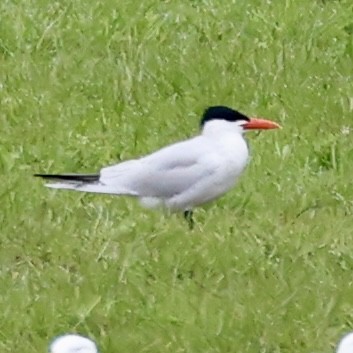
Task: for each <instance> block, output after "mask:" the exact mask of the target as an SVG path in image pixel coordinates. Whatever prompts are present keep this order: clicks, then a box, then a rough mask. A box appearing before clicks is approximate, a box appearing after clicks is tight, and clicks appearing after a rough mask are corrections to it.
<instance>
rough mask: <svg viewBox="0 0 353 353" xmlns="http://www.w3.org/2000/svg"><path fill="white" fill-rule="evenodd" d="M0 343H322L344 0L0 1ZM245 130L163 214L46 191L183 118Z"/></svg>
mask: <svg viewBox="0 0 353 353" xmlns="http://www.w3.org/2000/svg"><path fill="white" fill-rule="evenodd" d="M0 14H1V15H0V123H1V126H0V133H1V135H0V136H1V145H0V166H1V177H0V178H1V180H0V185H1V188H0V195H1V213H0V222H1V223H0V224H1V235H0V244H1V247H0V271H1V273H0V288H1V290H0V312H1V322H0V351H1V353H13V352H21V353H38V352H45V351H46V350H47V344H48V342H49V341H50V340H51V339H52V337H54V336H56V335H58V334H61V333H65V332H79V333H82V334H84V335H88V336H90V337H92V338H94V339H95V340H96V341H97V342H98V345H99V348H100V351H101V352H102V353H118V352H145V353H148V352H161V353H162V352H163V353H165V352H171V353H175V352H203V353H206V352H209V353H213V352H219V353H225V352H242V353H258V352H261V353H277V352H288V353H291V352H293V353H298V352H312V353H319V352H323V353H329V352H333V350H334V347H335V344H336V342H337V341H338V339H339V338H340V337H341V336H342V335H343V334H344V333H345V332H347V331H349V330H351V329H352V328H353V179H352V160H353V124H352V122H353V120H352V118H353V85H352V82H353V5H352V2H351V1H349V0H346V1H345V0H342V1H333V0H332V1H329V0H326V1H324V0H322V1H319V0H316V1H314V0H313V1H307V0H298V1H294V0H285V1H284V0H283V1H279V0H278V1H276V0H273V1H271V0H269V1H260V0H251V1H245V0H238V1H235V0H233V1H224V2H221V1H216V0H200V1H196V0H194V1H177V0H176V1H157V0H146V1H125V2H119V3H118V2H115V1H112V0H108V1H102V0H98V1H95V2H93V1H92V2H88V1H83V0H76V1H68V0H61V1H49V0H39V1H34V0H17V1H14V0H2V1H1V2H0ZM212 104H224V105H229V106H232V107H234V108H236V109H239V110H241V111H243V112H244V113H246V114H249V115H258V116H264V117H267V118H270V119H272V120H275V121H278V122H280V123H281V124H282V125H283V127H284V128H283V129H282V130H281V131H270V132H266V133H262V134H260V135H257V134H253V133H250V134H249V135H248V139H249V143H250V145H251V149H252V160H251V163H250V165H249V167H248V168H247V170H246V172H245V175H244V176H243V177H242V179H241V180H240V182H239V184H238V185H237V187H236V188H235V189H234V190H233V191H232V192H230V193H229V194H227V195H226V196H225V197H223V198H222V199H220V200H218V201H216V202H214V203H212V204H211V205H209V206H207V207H205V208H201V209H199V210H197V212H196V213H195V218H196V221H197V226H196V228H195V230H194V231H192V232H190V231H189V230H188V228H187V226H186V224H185V223H184V221H183V219H182V217H180V215H171V216H169V215H164V214H161V213H158V212H153V211H148V210H144V209H142V208H141V207H140V206H139V205H138V204H137V203H136V202H135V201H134V200H130V199H126V198H114V197H109V196H99V195H83V194H79V193H70V192H65V191H58V192H56V191H53V190H49V189H46V188H44V187H43V183H42V182H41V181H40V180H37V179H35V178H33V177H32V174H33V173H36V172H49V171H50V172H95V171H97V170H99V168H100V167H101V166H103V165H106V164H112V163H115V162H116V161H119V160H123V159H127V158H132V157H136V156H139V155H142V154H145V153H148V152H150V151H153V150H155V149H157V148H159V147H161V146H163V145H165V144H167V143H171V142H174V141H177V140H179V139H183V138H187V137H189V136H192V135H194V134H196V133H197V132H198V121H199V116H200V114H201V113H202V111H203V109H204V108H205V107H207V106H208V105H212Z"/></svg>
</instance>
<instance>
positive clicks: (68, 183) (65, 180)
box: [34, 174, 137, 196]
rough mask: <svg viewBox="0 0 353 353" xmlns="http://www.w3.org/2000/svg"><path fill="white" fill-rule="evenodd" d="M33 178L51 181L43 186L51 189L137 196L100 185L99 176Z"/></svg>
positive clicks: (45, 175)
mask: <svg viewBox="0 0 353 353" xmlns="http://www.w3.org/2000/svg"><path fill="white" fill-rule="evenodd" d="M34 176H35V177H40V178H43V179H45V180H50V181H53V182H52V183H48V184H45V186H47V187H48V188H52V189H66V190H76V191H83V192H94V193H98V194H115V195H130V196H137V194H136V193H135V192H133V191H131V190H127V189H125V188H123V187H117V186H114V185H106V184H103V183H101V182H100V180H99V179H100V175H99V174H34Z"/></svg>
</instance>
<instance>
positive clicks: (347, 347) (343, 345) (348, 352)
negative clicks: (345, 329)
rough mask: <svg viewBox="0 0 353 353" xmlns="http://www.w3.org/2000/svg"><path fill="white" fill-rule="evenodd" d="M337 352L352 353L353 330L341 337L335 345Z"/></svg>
mask: <svg viewBox="0 0 353 353" xmlns="http://www.w3.org/2000/svg"><path fill="white" fill-rule="evenodd" d="M337 353H353V332H351V333H349V334H348V335H346V336H344V337H343V338H342V339H341V342H340V343H339V344H338V347H337Z"/></svg>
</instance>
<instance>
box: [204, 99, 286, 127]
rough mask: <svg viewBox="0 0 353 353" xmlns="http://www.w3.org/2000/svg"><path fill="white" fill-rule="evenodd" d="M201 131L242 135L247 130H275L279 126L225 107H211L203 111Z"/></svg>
mask: <svg viewBox="0 0 353 353" xmlns="http://www.w3.org/2000/svg"><path fill="white" fill-rule="evenodd" d="M200 126H201V129H205V128H206V127H207V129H213V130H224V131H237V132H239V133H244V132H245V131H248V130H268V129H277V128H279V127H280V125H279V124H277V123H275V122H273V121H271V120H266V119H262V118H261V119H260V118H249V117H247V116H246V115H244V114H242V113H239V112H238V111H236V110H234V109H231V108H228V107H225V106H221V105H218V106H213V107H209V108H207V109H206V110H205V112H204V114H203V116H202V118H201V122H200Z"/></svg>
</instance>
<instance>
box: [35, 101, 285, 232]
mask: <svg viewBox="0 0 353 353" xmlns="http://www.w3.org/2000/svg"><path fill="white" fill-rule="evenodd" d="M279 127H280V125H279V124H278V123H276V122H274V121H271V120H266V119H262V118H250V117H248V116H246V115H244V114H243V113H240V112H239V111H237V110H234V109H232V108H229V107H227V106H222V105H218V106H210V107H208V108H206V109H205V111H204V113H203V115H202V117H201V120H200V133H199V134H198V135H196V136H194V137H191V138H190V139H187V140H184V141H181V142H176V143H173V144H170V145H168V146H166V147H163V148H161V149H160V150H157V151H156V152H153V153H151V154H148V155H146V156H143V157H140V158H136V159H131V160H127V161H122V162H120V163H118V164H115V165H111V166H108V167H104V168H102V169H101V170H100V172H99V173H97V174H34V176H36V177H41V178H44V179H48V180H50V181H51V182H50V183H48V184H46V185H45V186H47V187H50V188H54V189H68V190H75V191H82V192H89V193H101V194H112V195H125V196H130V197H134V198H137V199H138V200H139V201H140V203H141V204H142V205H143V206H145V207H148V208H156V207H162V208H165V209H167V210H170V211H172V212H178V211H179V212H183V214H184V217H185V219H186V220H187V221H188V224H189V227H190V228H193V225H194V220H193V210H194V208H195V207H198V206H201V205H203V204H205V203H208V202H210V201H213V200H215V199H217V198H219V197H220V196H222V195H224V194H225V193H226V192H227V191H229V190H230V189H231V188H232V187H233V186H234V185H235V183H236V181H237V180H238V178H239V176H240V175H241V174H242V172H243V170H244V169H245V167H246V165H247V163H248V159H249V148H248V144H247V142H246V140H245V139H244V136H243V135H244V133H245V132H246V131H249V130H268V129H277V128H279Z"/></svg>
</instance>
